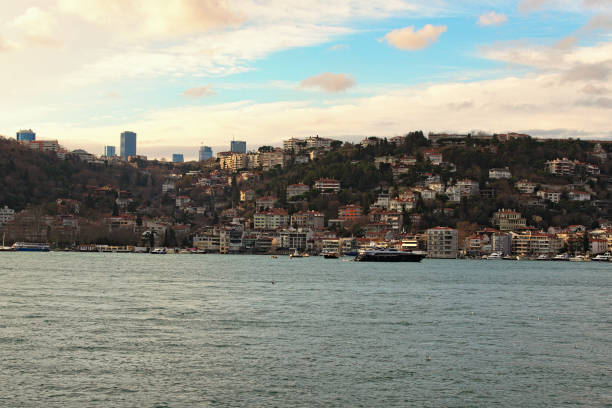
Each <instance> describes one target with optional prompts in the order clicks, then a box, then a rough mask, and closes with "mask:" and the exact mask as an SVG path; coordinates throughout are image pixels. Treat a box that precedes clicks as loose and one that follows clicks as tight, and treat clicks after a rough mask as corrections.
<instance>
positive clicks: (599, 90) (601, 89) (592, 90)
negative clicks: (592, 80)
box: [582, 84, 610, 95]
mask: <svg viewBox="0 0 612 408" xmlns="http://www.w3.org/2000/svg"><path fill="white" fill-rule="evenodd" d="M582 92H584V93H585V94H589V95H605V94H608V93H610V90H609V89H608V88H606V87H605V86H596V85H593V84H587V85H585V86H584V88H582Z"/></svg>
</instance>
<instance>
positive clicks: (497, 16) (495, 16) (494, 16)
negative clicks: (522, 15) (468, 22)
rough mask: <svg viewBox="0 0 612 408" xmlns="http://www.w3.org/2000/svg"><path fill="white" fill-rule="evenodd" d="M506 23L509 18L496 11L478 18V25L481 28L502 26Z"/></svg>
mask: <svg viewBox="0 0 612 408" xmlns="http://www.w3.org/2000/svg"><path fill="white" fill-rule="evenodd" d="M506 21H508V17H506V15H505V14H504V13H496V12H495V11H489V12H488V13H485V14H482V15H481V16H480V17H478V24H480V25H481V26H491V25H501V24H503V23H505V22H506Z"/></svg>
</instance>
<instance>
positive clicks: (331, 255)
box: [323, 252, 340, 259]
mask: <svg viewBox="0 0 612 408" xmlns="http://www.w3.org/2000/svg"><path fill="white" fill-rule="evenodd" d="M339 257H340V255H338V253H337V252H325V253H323V258H325V259H338V258H339Z"/></svg>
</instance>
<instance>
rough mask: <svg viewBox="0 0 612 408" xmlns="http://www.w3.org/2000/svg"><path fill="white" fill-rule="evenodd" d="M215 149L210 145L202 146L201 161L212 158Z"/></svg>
mask: <svg viewBox="0 0 612 408" xmlns="http://www.w3.org/2000/svg"><path fill="white" fill-rule="evenodd" d="M212 155H213V151H212V149H211V148H210V147H208V146H200V152H199V159H200V161H204V160H208V159H211V158H212Z"/></svg>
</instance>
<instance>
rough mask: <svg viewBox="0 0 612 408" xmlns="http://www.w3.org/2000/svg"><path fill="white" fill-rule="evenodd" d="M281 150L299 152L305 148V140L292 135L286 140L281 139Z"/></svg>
mask: <svg viewBox="0 0 612 408" xmlns="http://www.w3.org/2000/svg"><path fill="white" fill-rule="evenodd" d="M283 150H284V151H286V152H293V153H294V154H299V153H301V152H302V151H304V150H306V141H305V140H304V139H297V138H294V137H292V138H291V139H288V140H283Z"/></svg>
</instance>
